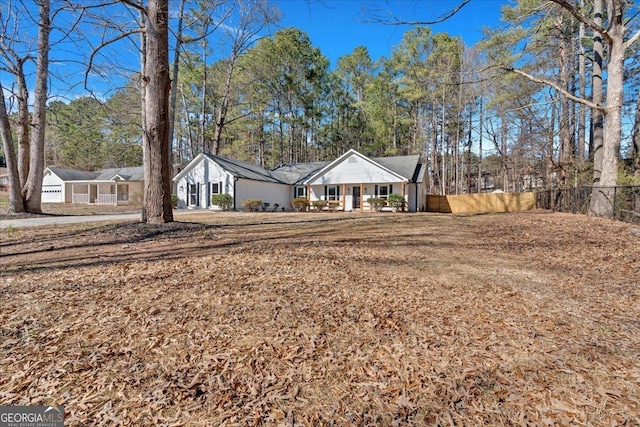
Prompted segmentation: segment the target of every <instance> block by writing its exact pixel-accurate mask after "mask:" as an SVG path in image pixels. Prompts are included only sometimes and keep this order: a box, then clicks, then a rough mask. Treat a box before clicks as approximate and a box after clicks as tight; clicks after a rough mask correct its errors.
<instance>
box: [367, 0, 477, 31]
mask: <svg viewBox="0 0 640 427" xmlns="http://www.w3.org/2000/svg"><path fill="white" fill-rule="evenodd" d="M470 1H471V0H461V1H460V4H458V5H457V6H456V7H454V8H453V9H451V10H450V11H448V12H447V13H445V14H444V15H440V16H439V17H437V18H436V19H435V20H433V21H421V20H418V21H406V20H404V19H401V18H399V17H397V16H396V15H395V14H393V13H391V12H389V11H387V15H389V18H383V17H380V16H378V15H377V14H376V13H375V12H371V11H368V10H364V12H365V15H368V16H369V17H370V18H369V19H365V20H364V22H365V23H370V24H383V25H434V24H438V23H441V22H444V21H446V20H447V19H449V18H451V17H452V16H453V15H455V14H456V13H458V12H459V11H460V9H462V8H463V7H464V6H465V5H467V4H468V3H469V2H470Z"/></svg>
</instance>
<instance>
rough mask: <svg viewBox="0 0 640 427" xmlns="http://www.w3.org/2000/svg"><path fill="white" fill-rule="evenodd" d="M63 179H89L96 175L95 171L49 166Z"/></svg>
mask: <svg viewBox="0 0 640 427" xmlns="http://www.w3.org/2000/svg"><path fill="white" fill-rule="evenodd" d="M49 169H50V170H51V172H53V173H55V174H56V175H57V176H58V177H59V178H60V179H61V180H63V181H89V180H94V179H95V178H96V176H98V173H97V172H85V171H77V170H73V169H61V168H53V167H50V168H49Z"/></svg>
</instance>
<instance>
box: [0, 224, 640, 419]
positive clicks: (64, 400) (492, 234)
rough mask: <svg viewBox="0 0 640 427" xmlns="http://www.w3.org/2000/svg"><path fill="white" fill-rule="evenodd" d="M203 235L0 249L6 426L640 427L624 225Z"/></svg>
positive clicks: (110, 236)
mask: <svg viewBox="0 0 640 427" xmlns="http://www.w3.org/2000/svg"><path fill="white" fill-rule="evenodd" d="M189 219H190V220H193V218H192V217H190V218H189ZM201 220H202V221H203V222H208V223H209V225H201V224H200V225H199V224H178V225H172V226H167V227H166V228H165V229H164V230H155V231H153V232H149V231H144V229H142V228H140V226H139V225H136V224H133V223H125V224H120V225H107V226H98V227H93V228H89V227H88V226H75V227H73V228H58V229H54V230H52V231H46V230H44V229H43V230H33V231H30V230H22V235H21V236H20V237H12V238H8V237H7V236H5V235H3V236H2V239H3V242H2V246H1V247H0V249H1V250H2V255H3V257H2V259H0V267H2V268H3V270H5V272H4V273H2V276H0V298H1V299H2V301H3V304H2V307H1V308H0V336H1V337H2V338H1V341H0V372H1V373H2V374H1V376H0V405H18V404H31V405H37V404H42V405H44V404H52V403H57V404H64V405H65V408H66V411H67V420H66V424H65V425H69V426H80V425H127V426H142V425H158V424H160V425H171V426H181V425H184V426H205V425H207V426H209V425H225V426H231V425H242V426H245V425H290V426H291V425H293V426H298V425H300V426H305V425H339V426H342V425H358V426H367V425H389V426H393V425H398V426H400V425H425V424H427V425H523V426H525V425H601V426H615V425H640V401H639V400H638V399H639V398H638V396H640V364H639V363H638V360H640V303H639V293H640V289H639V285H638V271H640V239H639V238H638V237H637V236H636V235H635V234H633V233H631V232H630V230H629V226H628V225H626V224H621V223H615V222H610V221H604V220H597V219H591V218H586V217H583V216H571V215H564V214H551V213H545V212H536V213H526V214H512V215H481V216H466V217H454V216H446V215H401V214H396V215H391V214H388V215H387V214H378V215H375V214H372V215H353V216H350V215H348V214H346V215H345V214H335V215H334V214H327V215H323V214H317V215H315V216H314V215H293V214H289V215H281V214H273V215H272V214H262V215H260V214H257V215H252V216H250V215H247V214H245V215H242V214H237V215H234V214H229V215H217V216H216V215H209V216H206V217H202V218H201ZM259 222H268V223H265V224H259Z"/></svg>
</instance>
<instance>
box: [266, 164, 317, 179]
mask: <svg viewBox="0 0 640 427" xmlns="http://www.w3.org/2000/svg"><path fill="white" fill-rule="evenodd" d="M328 164H329V162H308V163H287V164H284V165H280V166H278V167H277V168H275V169H273V170H272V171H271V172H272V173H273V174H274V175H275V176H277V177H278V178H279V179H280V180H281V181H282V182H285V183H287V184H300V183H302V182H303V181H304V180H305V179H307V178H308V177H310V176H311V175H313V174H315V173H316V172H318V171H319V170H320V169H322V168H323V167H325V166H326V165H328Z"/></svg>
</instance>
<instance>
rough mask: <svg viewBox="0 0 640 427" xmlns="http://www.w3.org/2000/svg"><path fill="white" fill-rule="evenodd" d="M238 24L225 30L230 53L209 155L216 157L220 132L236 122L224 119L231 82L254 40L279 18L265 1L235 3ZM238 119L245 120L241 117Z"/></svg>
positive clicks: (227, 109)
mask: <svg viewBox="0 0 640 427" xmlns="http://www.w3.org/2000/svg"><path fill="white" fill-rule="evenodd" d="M236 6H237V8H238V22H237V25H236V26H234V27H233V28H231V27H225V34H226V36H227V37H226V38H228V39H229V41H230V42H231V43H230V44H231V53H230V55H229V57H228V58H227V60H226V73H225V76H224V83H223V87H222V92H221V94H220V95H221V99H220V104H219V106H218V111H217V113H216V123H215V132H214V135H213V147H212V150H211V152H212V154H216V155H217V154H218V152H219V150H220V142H221V139H222V131H223V129H224V127H225V125H226V124H227V123H230V122H232V121H234V120H237V118H231V119H228V118H227V114H228V112H229V107H230V100H231V91H232V81H233V77H234V73H235V72H236V67H237V66H238V61H239V59H240V57H241V55H242V54H243V53H244V52H246V51H247V49H248V48H249V47H251V45H252V44H253V43H254V42H255V41H256V36H257V35H258V33H260V31H262V30H263V29H264V28H265V27H266V26H268V25H270V24H273V23H275V22H276V21H277V20H278V19H279V17H280V15H279V13H278V12H277V10H275V9H273V8H271V7H270V6H269V4H268V2H267V1H265V0H245V1H238V2H236ZM241 117H244V115H243V116H241Z"/></svg>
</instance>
